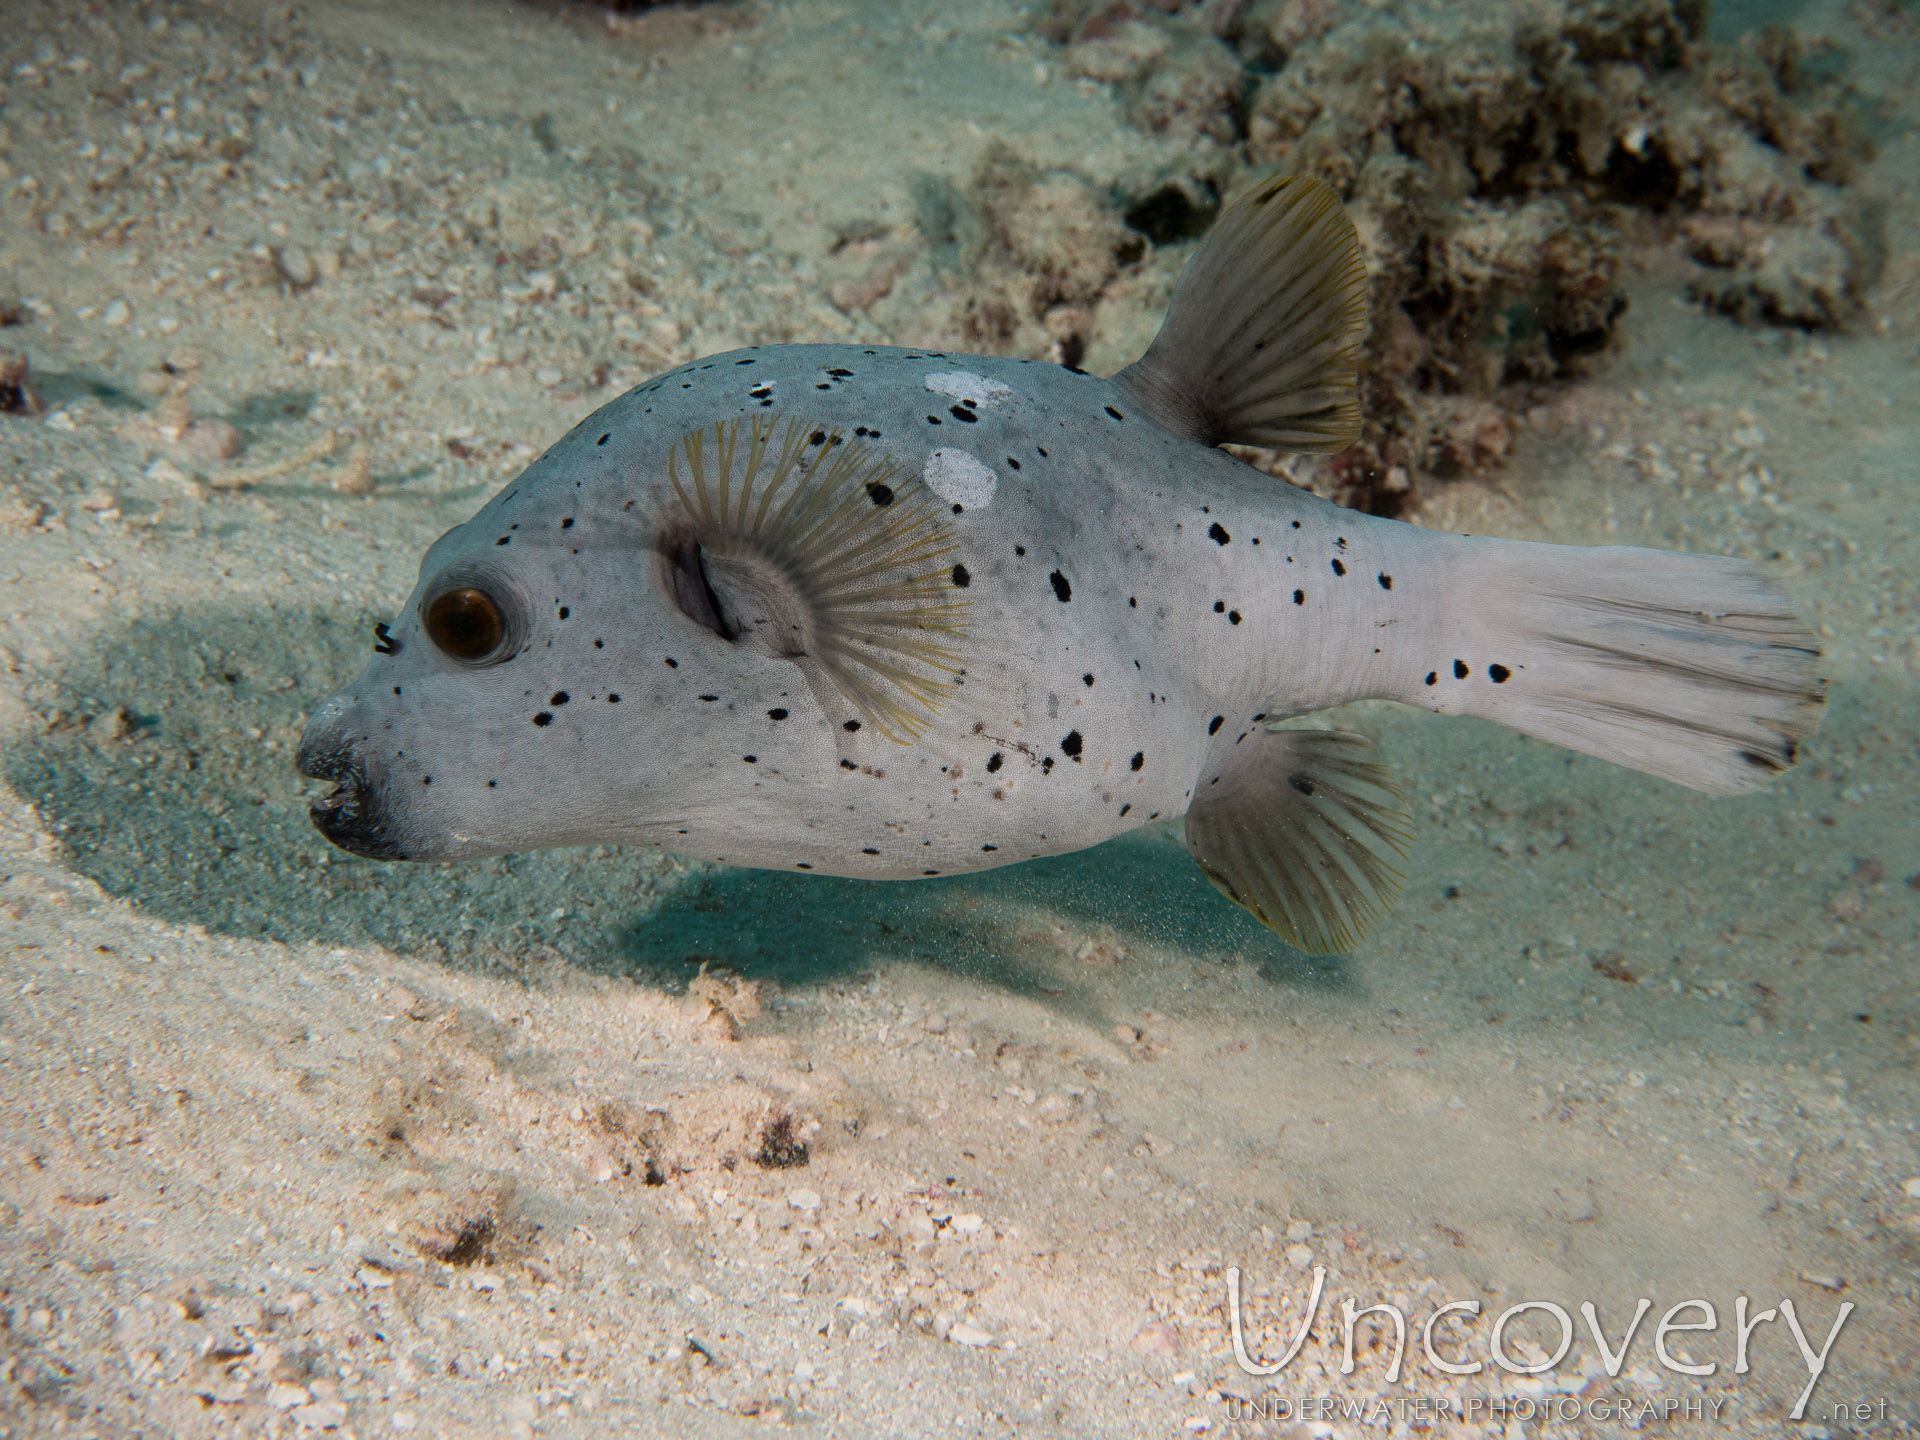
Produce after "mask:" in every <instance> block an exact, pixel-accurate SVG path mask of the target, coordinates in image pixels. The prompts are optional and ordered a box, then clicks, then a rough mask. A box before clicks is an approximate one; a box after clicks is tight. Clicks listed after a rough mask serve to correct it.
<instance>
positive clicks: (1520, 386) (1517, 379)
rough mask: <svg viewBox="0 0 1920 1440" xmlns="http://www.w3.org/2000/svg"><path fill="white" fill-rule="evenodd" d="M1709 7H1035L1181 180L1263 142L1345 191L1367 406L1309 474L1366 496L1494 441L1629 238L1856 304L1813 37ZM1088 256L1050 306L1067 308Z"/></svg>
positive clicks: (1612, 303) (1844, 196) (1858, 212)
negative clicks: (1361, 287) (1727, 41)
mask: <svg viewBox="0 0 1920 1440" xmlns="http://www.w3.org/2000/svg"><path fill="white" fill-rule="evenodd" d="M1705 19H1706V11H1705V4H1704V0H1507V3H1498V0H1496V3H1492V4H1484V5H1472V6H1467V5H1459V4H1451V3H1444V0H1421V3H1414V4H1406V5H1394V6H1381V5H1375V4H1367V3H1363V0H1195V3H1182V0H1047V3H1045V4H1044V5H1043V6H1042V8H1041V9H1040V10H1039V11H1038V12H1037V13H1036V16H1035V25H1036V28H1037V29H1038V30H1039V31H1040V32H1041V33H1042V34H1043V35H1044V36H1046V37H1047V38H1048V39H1051V40H1053V41H1055V42H1057V43H1059V44H1061V45H1063V46H1065V47H1066V60H1067V65H1068V68H1069V69H1070V71H1071V72H1072V73H1074V74H1076V75H1078V76H1080V77H1082V78H1084V79H1087V80H1092V81H1097V82H1099V83H1101V84H1105V85H1110V86H1112V87H1114V88H1115V89H1116V91H1118V92H1119V94H1120V96H1121V97H1122V99H1123V103H1124V106H1125V109H1126V113H1127V115H1128V116H1129V118H1130V119H1131V120H1132V121H1133V123H1134V124H1136V125H1137V126H1139V127H1141V128H1142V129H1144V130H1148V131H1153V132H1159V133H1170V134H1175V135H1178V136H1182V137H1185V138H1187V139H1188V140H1189V141H1190V144H1191V152H1192V154H1193V155H1194V156H1195V174H1194V175H1193V176H1192V177H1190V178H1189V179H1188V180H1187V181H1186V191H1187V192H1188V193H1199V192H1206V197H1207V199H1208V200H1217V195H1216V194H1215V193H1214V192H1217V191H1218V190H1219V189H1220V188H1222V187H1223V185H1225V184H1230V183H1233V182H1234V181H1235V180H1236V179H1238V178H1240V177H1242V176H1244V173H1245V172H1247V171H1258V170H1261V169H1264V168H1269V167H1275V168H1282V169H1285V170H1287V171H1291V172H1295V173H1307V174H1313V175H1317V176H1319V177H1321V178H1322V179H1324V180H1326V181H1328V182H1329V183H1330V184H1332V185H1333V186H1334V187H1335V188H1336V189H1337V190H1338V191H1339V192H1340V194H1341V195H1342V197H1343V198H1344V199H1345V200H1346V201H1347V204H1348V207H1349V210H1350V212H1351V213H1352V215H1353V217H1354V220H1355V222H1356V224H1357V225H1358V227H1359V231H1360V235H1361V239H1362V244H1363V246H1364V248H1365V249H1366V252H1367V258H1368V263H1369V268H1370V270H1371V273H1372V276H1373V295H1372V301H1373V303H1372V306H1371V314H1372V332H1371V335H1370V337H1369V345H1368V359H1369V364H1368V366H1367V375H1366V379H1365V385H1366V388H1367V396H1366V412H1367V415H1368V426H1367V431H1366V433H1365V435H1364V437H1363V439H1362V441H1361V443H1360V444H1359V445H1358V446H1356V447H1355V448H1354V449H1353V450H1351V451H1349V452H1347V453H1346V454H1345V455H1342V456H1340V457H1336V459H1335V460H1334V461H1332V462H1330V469H1329V475H1330V478H1331V479H1332V481H1333V483H1334V485H1335V488H1336V489H1338V490H1340V491H1341V492H1342V493H1343V498H1345V499H1346V500H1347V501H1348V502H1349V503H1354V504H1358V505H1362V506H1365V507H1367V508H1370V509H1375V510H1382V511H1389V512H1390V511H1392V510H1394V509H1397V508H1399V506H1400V505H1401V504H1402V503H1403V502H1404V497H1405V495H1406V494H1407V493H1408V491H1409V488H1410V477H1417V476H1421V475H1430V476H1441V477H1444V476H1447V475H1450V474H1456V473H1460V472H1463V471H1472V470H1478V469H1484V468H1488V467H1490V466H1493V465H1497V464H1498V463H1499V462H1500V461H1501V460H1502V459H1503V458H1504V456H1505V455H1506V453H1507V450H1508V448H1509V446H1510V443H1511V423H1510V417H1511V416H1512V415H1513V414H1514V413H1515V412H1516V411H1518V410H1523V409H1525V408H1526V406H1527V404H1528V403H1530V399H1531V397H1532V396H1533V395H1534V393H1535V390H1536V388H1537V387H1538V386H1539V385H1540V384H1541V383H1543V382H1550V381H1553V380H1555V379H1558V378H1561V377H1567V376H1572V375H1577V374H1579V373H1580V372H1581V371H1582V369H1583V368H1584V367H1586V366H1587V365H1589V364H1590V363H1591V362H1592V361H1593V360H1594V359H1595V358H1596V357H1601V356H1604V355H1605V354H1606V353H1607V352H1608V351H1609V350H1610V349H1612V348H1613V347H1614V346H1615V344H1616V343H1617V338H1618V331H1617V324H1618V321H1619V319H1620V317H1621V315H1622V314H1623V313H1624V311H1625V309H1626V303H1627V302H1626V295H1625V286H1624V283H1623V266H1624V265H1625V264H1626V263H1627V262H1628V260H1629V258H1630V256H1631V254H1632V251H1633V249H1634V247H1635V245H1636V244H1639V243H1641V242H1649V241H1651V242H1658V243H1664V244H1668V245H1671V246H1677V247H1678V249H1679V250H1680V251H1681V252H1682V253H1684V255H1685V256H1686V257H1687V259H1688V261H1689V262H1690V264H1691V265H1692V267H1693V274H1692V278H1691V281H1690V284H1689V293H1690V294H1692V295H1693V296H1694V298H1696V299H1697V300H1699V301H1701V302H1702V303H1704V304H1706V305H1709V306H1711V307H1712V308H1714V309H1716V310H1720V311H1723V312H1725V313H1727V314H1729V315H1731V316H1734V317H1736V318H1738V319H1740V320H1743V321H1747V322H1753V323H1773V324H1784V325H1794V326H1802V327H1807V328H1825V327H1841V328H1843V327H1845V326H1847V325H1848V324H1850V323H1851V322H1852V321H1853V320H1854V319H1855V318H1856V317H1857V316H1858V315H1859V313H1860V310H1861V306H1862V301H1863V298H1864V295H1865V292H1866V290H1867V288H1868V287H1869V286H1870V284H1871V283H1872V280H1873V276H1874V269H1875V265H1876V256H1877V254H1878V250H1879V245H1878V242H1877V239H1876V237H1875V235H1874V234H1873V229H1872V224H1871V218H1870V217H1871V210H1870V208H1869V207H1867V206H1865V205H1863V204H1862V203H1860V202H1859V201H1858V200H1857V199H1856V197H1855V196H1854V195H1853V194H1852V192H1850V191H1849V189H1848V188H1847V187H1848V183H1849V181H1850V180H1851V178H1852V174H1853V171H1854V169H1855V167H1856V165H1857V163H1858V161H1859V160H1860V158H1861V157H1862V155H1863V153H1864V148H1865V147H1864V142H1863V140H1862V139H1861V136H1860V132H1859V127H1858V125H1857V124H1856V122H1855V119H1854V115H1853V110H1852V108H1851V104H1850V97H1849V94H1848V91H1847V89H1846V87H1845V86H1844V84H1843V83H1842V82H1841V81H1840V80H1839V79H1838V78H1837V75H1836V72H1835V68H1834V67H1833V66H1832V65H1831V64H1830V63H1829V62H1830V59H1831V57H1830V55H1829V54H1828V52H1827V50H1826V48H1825V47H1823V46H1822V45H1821V44H1819V43H1817V42H1813V41H1809V40H1807V39H1805V38H1803V37H1800V36H1798V35H1796V34H1793V33H1789V32H1786V31H1782V30H1764V31H1759V32H1754V33H1751V34H1749V35H1746V36H1744V37H1742V38H1741V39H1740V40H1739V41H1738V42H1737V43H1735V44H1732V45H1717V44H1714V43H1711V42H1710V41H1708V40H1707V39H1706V38H1705ZM1156 193H1160V194H1163V195H1164V194H1171V195H1173V196H1174V197H1175V198H1178V197H1179V195H1180V194H1181V192H1180V191H1178V190H1175V191H1171V192H1169V191H1166V190H1165V189H1164V187H1163V189H1162V191H1161V192H1156ZM1176 208H1177V207H1176ZM1135 210H1138V211H1139V213H1138V214H1136V213H1134V210H1129V212H1128V220H1129V223H1133V224H1139V225H1141V227H1142V228H1143V229H1146V233H1149V234H1150V235H1152V237H1153V238H1154V239H1155V241H1156V242H1161V241H1162V240H1163V239H1164V238H1166V237H1164V236H1162V235H1159V234H1154V233H1153V231H1152V230H1151V229H1148V228H1147V226H1148V225H1149V224H1150V223H1151V222H1152V221H1153V220H1155V219H1156V218H1157V215H1158V212H1157V211H1156V210H1155V209H1154V208H1153V207H1151V206H1146V207H1141V206H1140V205H1139V204H1138V202H1137V201H1136V204H1135ZM1082 228H1083V230H1086V231H1088V232H1089V233H1090V232H1091V231H1092V230H1093V229H1094V228H1096V227H1095V226H1094V225H1093V223H1092V222H1091V221H1089V222H1088V223H1087V224H1086V225H1085V226H1083V227H1082ZM1116 248H1117V247H1113V246H1105V247H1104V249H1105V251H1106V253H1111V252H1112V251H1113V250H1114V249H1116ZM1098 268H1099V267H1097V266H1096V267H1095V269H1094V271H1093V272H1089V273H1087V274H1085V275H1083V277H1082V278H1083V284H1082V286H1081V287H1080V293H1078V294H1076V295H1075V296H1074V298H1073V299H1072V300H1071V301H1070V302H1069V301H1064V300H1063V302H1062V303H1071V304H1073V305H1075V306H1077V307H1080V308H1081V309H1083V310H1084V309H1085V308H1086V307H1087V306H1088V305H1089V303H1090V302H1091V299H1092V297H1091V296H1089V295H1088V294H1087V293H1085V283H1086V282H1092V281H1094V280H1096V279H1097V278H1098V277H1097V271H1098ZM983 338H988V339H991V338H995V337H991V336H988V337H983Z"/></svg>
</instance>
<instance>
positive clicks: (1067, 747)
mask: <svg viewBox="0 0 1920 1440" xmlns="http://www.w3.org/2000/svg"><path fill="white" fill-rule="evenodd" d="M1060 748H1061V749H1062V750H1064V751H1066V753H1067V754H1069V755H1071V756H1072V757H1073V758H1074V759H1075V760H1078V759H1079V758H1080V749H1081V740H1080V732H1079V731H1078V730H1069V731H1068V732H1067V737H1066V739H1064V740H1062V741H1061V742H1060Z"/></svg>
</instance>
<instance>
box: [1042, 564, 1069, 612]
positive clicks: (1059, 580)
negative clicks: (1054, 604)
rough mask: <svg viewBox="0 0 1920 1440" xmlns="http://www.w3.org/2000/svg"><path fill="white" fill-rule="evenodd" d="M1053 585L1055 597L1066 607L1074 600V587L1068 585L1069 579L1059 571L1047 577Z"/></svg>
mask: <svg viewBox="0 0 1920 1440" xmlns="http://www.w3.org/2000/svg"><path fill="white" fill-rule="evenodd" d="M1047 579H1048V580H1050V581H1051V582H1052V583H1053V593H1054V596H1055V597H1056V598H1057V599H1058V600H1059V601H1060V602H1061V603H1062V604H1063V605H1064V604H1065V603H1066V602H1067V601H1069V600H1071V599H1073V586H1072V585H1070V584H1069V583H1067V577H1066V576H1064V575H1062V574H1061V573H1060V572H1059V571H1058V570H1056V571H1054V572H1053V573H1052V574H1051V575H1049V576H1048V577H1047Z"/></svg>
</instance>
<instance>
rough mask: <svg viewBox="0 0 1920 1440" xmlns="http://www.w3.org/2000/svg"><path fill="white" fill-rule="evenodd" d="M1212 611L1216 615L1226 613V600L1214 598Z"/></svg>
mask: <svg viewBox="0 0 1920 1440" xmlns="http://www.w3.org/2000/svg"><path fill="white" fill-rule="evenodd" d="M1213 613H1214V614H1216V615H1224V614H1226V613H1227V602H1226V601H1224V600H1216V601H1214V602H1213Z"/></svg>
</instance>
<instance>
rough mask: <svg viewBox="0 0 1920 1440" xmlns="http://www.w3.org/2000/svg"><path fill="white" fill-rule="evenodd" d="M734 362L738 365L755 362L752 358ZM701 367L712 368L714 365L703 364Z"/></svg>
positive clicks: (704, 368)
mask: <svg viewBox="0 0 1920 1440" xmlns="http://www.w3.org/2000/svg"><path fill="white" fill-rule="evenodd" d="M733 363H734V364H736V365H751V364H752V363H753V362H752V361H751V360H736V361H734V362H733ZM700 368H701V369H702V370H711V369H712V368H713V367H712V366H711V365H702V366H701V367H700Z"/></svg>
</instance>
